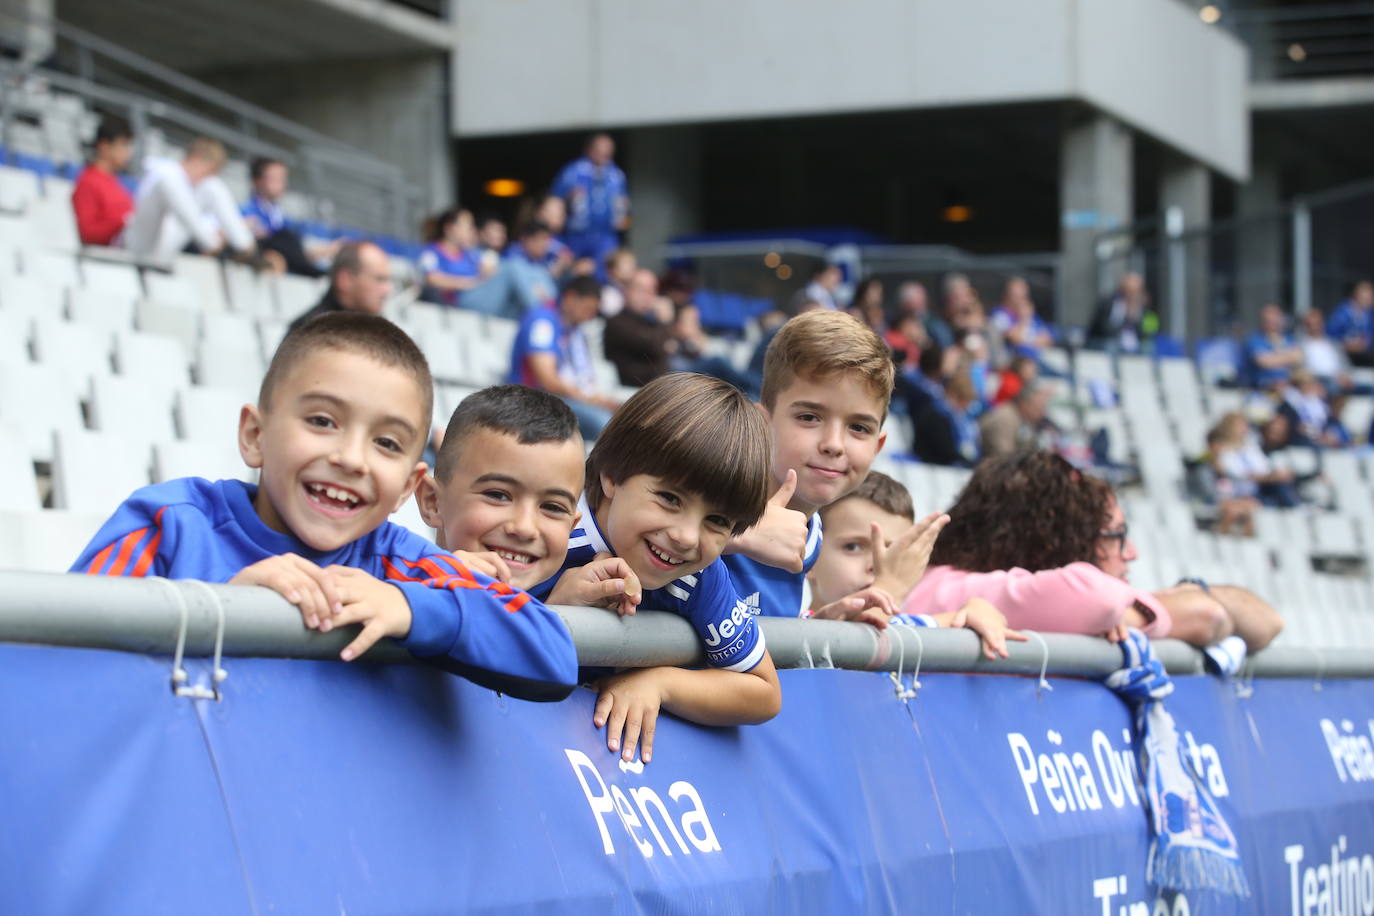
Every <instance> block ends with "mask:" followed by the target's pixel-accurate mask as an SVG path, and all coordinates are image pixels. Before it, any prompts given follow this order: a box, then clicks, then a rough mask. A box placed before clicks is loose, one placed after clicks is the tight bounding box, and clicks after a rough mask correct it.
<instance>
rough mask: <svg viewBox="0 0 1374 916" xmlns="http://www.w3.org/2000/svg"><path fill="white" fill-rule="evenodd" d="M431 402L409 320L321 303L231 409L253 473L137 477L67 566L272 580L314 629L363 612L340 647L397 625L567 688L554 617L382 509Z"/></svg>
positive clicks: (486, 674)
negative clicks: (140, 480)
mask: <svg viewBox="0 0 1374 916" xmlns="http://www.w3.org/2000/svg"><path fill="white" fill-rule="evenodd" d="M432 405H433V383H432V380H431V378H430V374H429V367H428V365H427V364H426V362H425V358H424V356H423V355H422V354H421V353H420V351H419V349H418V348H417V347H416V346H415V344H414V342H413V341H411V339H410V338H409V337H407V336H406V334H405V333H404V332H403V331H401V330H400V329H399V328H397V327H396V326H395V325H393V324H392V323H391V322H389V321H387V320H386V319H384V318H380V317H377V316H374V315H365V314H360V313H354V312H339V313H335V314H331V315H325V316H321V317H320V318H318V319H316V320H314V321H312V322H308V323H306V324H304V325H302V326H300V327H299V328H297V329H296V330H294V331H292V332H291V333H289V334H288V335H287V336H286V339H285V340H283V341H282V343H281V345H280V346H279V347H278V348H277V352H276V354H275V355H274V356H273V357H272V363H271V365H270V366H269V367H268V370H267V375H266V377H265V378H264V380H263V383H262V389H261V391H260V393H259V396H258V403H257V404H256V405H252V404H248V405H245V406H244V408H243V410H242V412H241V414H240V417H239V452H240V454H241V455H242V456H243V459H244V461H245V463H247V464H248V466H249V467H254V468H260V469H261V482H260V484H258V485H257V486H253V485H251V484H245V483H242V482H239V481H234V480H221V481H218V482H211V481H208V480H202V479H199V478H183V479H181V480H172V481H167V482H165V483H161V484H157V485H155V486H151V487H143V488H141V489H139V490H137V491H135V492H134V494H133V495H132V496H130V497H129V499H127V500H126V501H125V502H124V503H123V505H121V506H120V507H119V509H118V510H117V511H116V512H115V514H114V516H112V517H111V518H110V520H109V521H108V522H106V523H105V525H104V527H103V528H101V530H100V531H99V532H98V533H97V534H96V536H95V538H94V539H93V540H92V541H91V543H90V544H89V545H88V546H87V547H86V550H85V551H84V552H83V553H82V555H81V557H80V558H79V559H78V560H77V561H76V563H75V564H74V565H73V567H72V571H73V572H85V573H91V574H99V575H115V576H120V575H128V576H145V575H153V576H166V577H168V578H173V579H202V580H206V581H210V582H228V583H231V584H242V585H262V586H266V587H267V588H270V589H272V590H274V591H276V592H278V593H279V594H281V595H282V596H283V597H285V598H286V600H287V601H290V602H291V603H292V604H294V605H296V606H297V607H298V608H299V609H300V611H301V615H302V617H303V618H304V620H305V624H306V626H308V627H311V628H318V629H320V630H325V631H327V630H331V629H333V628H334V627H337V626H342V625H345V624H352V623H361V624H363V628H362V632H361V633H359V634H358V636H357V637H356V638H355V639H354V640H353V641H352V642H351V643H350V644H349V645H348V647H347V648H345V649H344V650H343V652H342V653H341V657H342V658H343V659H344V660H345V661H351V660H352V659H354V658H356V657H358V656H359V655H361V654H362V653H363V652H365V651H367V649H369V648H370V647H371V646H372V645H373V644H374V643H376V641H377V640H378V639H380V638H382V637H383V636H391V637H395V638H398V639H400V640H401V641H402V644H403V645H405V646H406V647H407V648H408V649H410V650H411V652H412V653H414V654H415V655H416V656H418V657H420V658H425V659H431V660H433V661H435V662H436V663H437V664H439V666H440V667H443V668H445V669H446V670H450V671H453V672H454V673H457V674H462V675H464V676H465V677H467V678H469V679H470V680H472V681H474V682H476V683H478V684H481V685H483V686H486V687H491V688H493V689H497V690H501V691H503V692H506V693H510V694H511V695H513V696H519V697H522V698H525V699H535V700H557V699H562V698H563V697H565V696H567V695H568V693H569V692H571V689H572V687H573V685H575V684H576V682H577V659H576V653H575V651H574V649H573V645H572V640H571V637H570V636H569V635H568V632H567V629H566V628H565V627H564V626H563V623H562V621H561V620H559V618H558V617H557V615H555V614H554V613H553V612H552V611H550V610H549V609H548V608H546V607H544V606H543V605H542V604H540V603H539V602H537V601H534V600H532V599H531V598H530V596H529V595H527V594H525V593H523V592H519V591H516V590H515V589H513V588H511V587H510V586H508V585H505V584H503V583H500V582H494V581H492V580H491V579H489V578H487V577H485V576H480V575H477V574H474V573H473V572H472V571H470V570H469V569H467V568H466V567H465V566H464V565H463V564H462V563H461V562H459V561H458V560H457V559H455V558H454V557H452V556H449V555H447V554H445V553H444V552H442V551H441V550H439V549H438V548H437V547H436V546H435V545H434V544H431V543H430V542H429V541H426V540H425V539H424V538H421V537H419V536H417V535H414V534H412V533H410V532H409V531H407V530H405V529H404V528H402V527H400V526H399V525H394V524H391V523H390V522H388V520H387V517H388V516H389V515H390V514H391V513H392V512H394V511H395V510H396V509H398V508H399V507H400V506H401V505H402V503H404V501H405V500H407V499H409V498H410V496H411V494H412V493H413V491H414V489H415V487H416V485H417V484H418V483H419V481H420V478H421V477H422V476H423V475H424V472H425V465H424V464H423V462H421V461H420V456H421V453H422V451H423V449H424V444H425V436H426V433H427V431H428V430H429V422H430V413H431V410H432Z"/></svg>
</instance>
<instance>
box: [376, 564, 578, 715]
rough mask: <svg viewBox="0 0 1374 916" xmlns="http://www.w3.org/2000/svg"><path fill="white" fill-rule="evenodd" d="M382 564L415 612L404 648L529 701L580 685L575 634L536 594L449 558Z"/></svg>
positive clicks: (557, 696) (558, 694)
mask: <svg viewBox="0 0 1374 916" xmlns="http://www.w3.org/2000/svg"><path fill="white" fill-rule="evenodd" d="M382 564H383V568H384V570H385V576H386V579H387V581H388V582H390V583H391V584H393V585H395V586H396V587H397V588H398V589H400V591H401V593H402V594H403V595H404V596H405V599H406V602H407V604H409V606H410V612H411V621H410V626H409V628H408V629H407V630H406V632H405V633H404V634H403V635H402V636H401V643H402V645H404V646H405V647H406V648H407V649H409V650H410V651H411V652H412V653H413V654H414V655H415V656H416V657H418V658H423V659H426V660H427V661H430V662H431V663H433V664H435V665H437V666H438V667H440V668H443V669H444V670H446V671H449V672H452V673H454V674H460V675H462V676H463V677H465V678H467V679H468V680H470V681H472V682H474V683H476V684H480V685H482V686H483V687H488V688H490V689H492V690H499V691H501V692H502V693H507V694H510V695H511V696H513V697H518V698H520V699H524V700H538V701H546V700H561V699H563V698H564V697H566V696H567V695H568V694H570V693H571V692H572V690H573V688H574V687H575V686H577V651H576V649H575V648H574V647H573V642H572V636H571V635H569V633H568V629H567V627H565V626H564V625H563V621H562V620H561V619H560V618H559V616H558V615H557V614H555V613H554V612H553V611H551V610H549V609H548V608H547V607H545V606H544V605H543V604H541V603H540V602H539V601H537V600H535V599H534V598H532V597H531V596H530V595H528V594H526V593H525V592H522V591H519V590H517V589H514V588H512V587H511V586H509V585H505V584H504V583H501V582H497V581H495V580H492V579H490V578H488V577H486V576H483V575H480V574H477V573H473V572H472V571H470V570H469V569H468V568H467V567H465V566H463V564H461V563H459V562H458V561H457V560H456V559H454V558H453V557H450V556H447V555H445V554H439V553H436V554H431V555H429V556H426V557H423V558H421V559H420V560H418V561H410V560H404V559H401V558H399V557H397V558H387V559H383V561H382Z"/></svg>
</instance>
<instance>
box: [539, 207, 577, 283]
mask: <svg viewBox="0 0 1374 916" xmlns="http://www.w3.org/2000/svg"><path fill="white" fill-rule="evenodd" d="M533 218H534V219H536V220H538V221H539V222H541V223H543V224H544V225H546V226H548V227H549V230H550V231H551V232H552V233H553V238H552V239H550V240H549V250H548V253H546V254H545V255H544V266H545V267H547V268H548V269H549V273H551V274H553V278H554V279H555V280H561V279H562V278H563V275H564V274H566V273H567V272H568V269H569V268H571V267H572V265H573V260H574V259H573V253H572V249H571V248H569V247H568V245H567V243H565V242H564V241H563V239H562V238H560V236H562V235H563V233H564V232H565V231H566V230H567V228H568V205H567V203H566V202H565V201H564V200H563V198H561V197H559V196H558V195H557V194H545V195H544V197H543V199H542V200H540V201H539V206H538V207H536V208H535V210H534V215H533Z"/></svg>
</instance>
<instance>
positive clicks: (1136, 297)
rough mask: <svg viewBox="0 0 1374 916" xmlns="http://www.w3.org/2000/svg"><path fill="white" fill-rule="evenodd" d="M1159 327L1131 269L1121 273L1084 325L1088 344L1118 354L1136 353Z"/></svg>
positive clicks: (1157, 317)
mask: <svg viewBox="0 0 1374 916" xmlns="http://www.w3.org/2000/svg"><path fill="white" fill-rule="evenodd" d="M1158 330H1159V316H1158V315H1156V314H1155V313H1154V312H1153V311H1152V310H1151V309H1150V294H1149V293H1147V292H1146V291H1145V280H1144V278H1142V277H1141V276H1140V274H1138V273H1136V272H1135V271H1133V270H1128V271H1126V272H1125V273H1124V274H1122V275H1121V282H1120V283H1119V284H1118V285H1117V290H1116V292H1115V293H1113V294H1112V295H1111V296H1108V297H1107V298H1106V299H1103V300H1102V301H1101V302H1100V303H1098V305H1097V311H1096V312H1094V313H1093V320H1092V323H1091V324H1090V325H1089V326H1088V345H1089V346H1092V347H1100V348H1101V349H1104V350H1114V351H1118V352H1121V353H1139V352H1140V351H1141V350H1142V349H1143V348H1144V345H1145V343H1146V342H1147V341H1148V340H1149V339H1150V338H1151V337H1153V336H1154V335H1155V333H1156V332H1157V331H1158Z"/></svg>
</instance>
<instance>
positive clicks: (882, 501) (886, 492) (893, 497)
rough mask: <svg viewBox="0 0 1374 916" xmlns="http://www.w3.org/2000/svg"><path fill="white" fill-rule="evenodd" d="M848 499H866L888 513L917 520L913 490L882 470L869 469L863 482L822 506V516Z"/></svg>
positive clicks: (913, 520)
mask: <svg viewBox="0 0 1374 916" xmlns="http://www.w3.org/2000/svg"><path fill="white" fill-rule="evenodd" d="M846 499H866V500H868V501H869V502H871V503H872V504H873V505H875V506H877V507H878V508H879V509H882V510H883V511H884V512H886V513H887V514H888V515H898V516H901V517H902V518H904V519H906V520H907V521H909V522H911V523H913V524H915V522H916V507H915V506H914V505H912V502H911V491H910V490H908V489H907V488H906V487H904V486H903V485H902V484H901V482H899V481H896V480H893V479H892V478H891V477H888V476H887V475H886V474H884V473H883V472H882V471H869V472H868V476H867V477H865V478H864V482H863V483H861V484H859V485H858V486H857V487H855V488H854V489H853V490H851V491H850V492H849V493H846V494H845V495H844V496H841V497H840V498H839V499H837V500H835V501H834V502H833V503H831V504H830V505H828V506H822V507H821V516H822V517H824V516H825V513H826V510H827V509H832V508H834V507H835V506H838V505H839V504H840V503H842V502H844V501H845V500H846Z"/></svg>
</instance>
